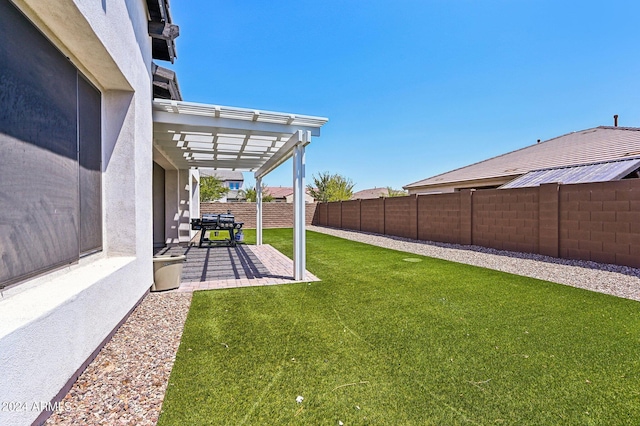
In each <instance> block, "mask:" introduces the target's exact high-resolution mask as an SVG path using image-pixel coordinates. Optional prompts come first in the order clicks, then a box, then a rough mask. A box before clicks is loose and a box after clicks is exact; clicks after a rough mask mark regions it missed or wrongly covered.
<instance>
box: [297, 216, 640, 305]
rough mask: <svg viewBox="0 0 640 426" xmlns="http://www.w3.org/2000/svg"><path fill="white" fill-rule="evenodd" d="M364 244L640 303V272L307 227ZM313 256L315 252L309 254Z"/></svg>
mask: <svg viewBox="0 0 640 426" xmlns="http://www.w3.org/2000/svg"><path fill="white" fill-rule="evenodd" d="M307 229H309V230H310V231H316V232H321V233H324V234H329V235H333V236H336V237H341V238H346V239H349V240H354V241H358V242H361V243H366V244H372V245H375V246H380V247H385V248H389V249H393V250H400V251H405V252H409V253H414V254H418V255H423V256H429V257H435V258H438V259H445V260H451V261H453V262H459V263H466V264H469V265H475V266H481V267H483V268H489V269H495V270H498V271H503V272H509V273H512V274H517V275H523V276H527V277H532V278H538V279H541V280H546V281H551V282H554V283H559V284H565V285H570V286H573V287H580V288H584V289H587V290H592V291H597V292H600V293H606V294H611V295H614V296H618V297H623V298H626V299H632V300H639V301H640V269H637V268H630V267H627V266H618V265H610V264H603V263H596V262H590V261H583V260H569V259H558V258H555V257H548V256H542V255H538V254H529V253H517V252H511V251H505V250H495V249H491V248H486V247H480V246H463V245H459V244H447V243H436V242H433V241H418V240H411V239H408V238H399V237H391V236H387V235H379V234H371V233H366V232H357V231H348V230H344V229H335V228H325V227H318V226H309V227H307ZM310 255H311V256H313V254H312V253H310Z"/></svg>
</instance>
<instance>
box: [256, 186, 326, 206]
mask: <svg viewBox="0 0 640 426" xmlns="http://www.w3.org/2000/svg"><path fill="white" fill-rule="evenodd" d="M264 192H266V193H267V194H269V195H271V196H272V197H273V202H274V203H293V187H291V186H267V187H265V191H264ZM304 202H305V203H313V202H315V199H314V198H313V197H312V196H311V195H310V194H309V191H308V190H307V189H305V190H304Z"/></svg>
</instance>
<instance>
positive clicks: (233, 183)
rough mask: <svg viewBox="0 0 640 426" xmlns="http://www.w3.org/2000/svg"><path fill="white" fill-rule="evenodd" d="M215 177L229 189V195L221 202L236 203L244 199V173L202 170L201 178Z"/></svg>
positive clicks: (221, 199)
mask: <svg viewBox="0 0 640 426" xmlns="http://www.w3.org/2000/svg"><path fill="white" fill-rule="evenodd" d="M205 176H213V177H215V178H218V179H219V180H221V181H222V184H223V185H224V187H225V188H229V192H227V195H225V196H224V197H222V198H220V199H219V200H217V201H219V202H221V203H226V202H234V201H240V200H242V199H243V197H242V192H241V191H242V190H243V189H244V176H243V174H242V172H238V171H232V170H214V169H209V168H201V169H200V177H205Z"/></svg>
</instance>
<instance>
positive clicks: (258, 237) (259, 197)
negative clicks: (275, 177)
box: [256, 177, 262, 246]
mask: <svg viewBox="0 0 640 426" xmlns="http://www.w3.org/2000/svg"><path fill="white" fill-rule="evenodd" d="M256 245H258V246H260V245H262V178H261V177H258V178H256Z"/></svg>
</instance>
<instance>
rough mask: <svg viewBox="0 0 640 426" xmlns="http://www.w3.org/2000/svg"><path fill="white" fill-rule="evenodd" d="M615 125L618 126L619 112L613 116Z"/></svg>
mask: <svg viewBox="0 0 640 426" xmlns="http://www.w3.org/2000/svg"><path fill="white" fill-rule="evenodd" d="M613 127H618V114H616V115H614V116H613Z"/></svg>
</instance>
